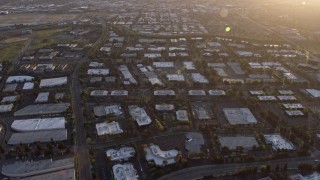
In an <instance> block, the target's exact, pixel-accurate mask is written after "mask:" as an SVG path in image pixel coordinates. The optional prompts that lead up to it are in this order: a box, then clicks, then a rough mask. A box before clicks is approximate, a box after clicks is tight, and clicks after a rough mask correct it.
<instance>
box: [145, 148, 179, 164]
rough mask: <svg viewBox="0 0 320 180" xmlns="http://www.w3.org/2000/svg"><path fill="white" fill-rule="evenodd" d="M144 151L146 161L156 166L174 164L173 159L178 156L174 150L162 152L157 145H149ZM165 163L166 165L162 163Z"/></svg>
mask: <svg viewBox="0 0 320 180" xmlns="http://www.w3.org/2000/svg"><path fill="white" fill-rule="evenodd" d="M144 150H145V151H146V160H147V161H154V162H155V164H156V165H158V166H166V165H170V164H174V163H175V157H176V156H177V155H178V151H177V150H175V149H172V150H168V151H163V150H161V149H160V147H159V146H158V145H153V144H152V145H150V146H148V147H146V148H144ZM164 161H166V164H165V163H164Z"/></svg>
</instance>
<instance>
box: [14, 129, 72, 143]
mask: <svg viewBox="0 0 320 180" xmlns="http://www.w3.org/2000/svg"><path fill="white" fill-rule="evenodd" d="M65 140H67V130H66V129H58V130H50V131H35V132H21V133H13V134H12V135H11V137H10V138H9V140H8V144H9V145H16V144H20V143H21V144H31V143H34V142H51V141H65Z"/></svg>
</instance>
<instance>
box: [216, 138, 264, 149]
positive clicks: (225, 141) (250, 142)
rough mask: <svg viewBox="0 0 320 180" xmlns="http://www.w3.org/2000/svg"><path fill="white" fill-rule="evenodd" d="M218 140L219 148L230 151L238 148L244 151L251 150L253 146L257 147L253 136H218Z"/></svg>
mask: <svg viewBox="0 0 320 180" xmlns="http://www.w3.org/2000/svg"><path fill="white" fill-rule="evenodd" d="M218 139H219V142H220V143H221V147H224V146H225V147H228V148H229V149H231V150H235V149H237V147H239V146H241V147H243V148H244V149H251V148H252V147H253V146H256V147H258V146H259V144H258V142H257V140H256V138H255V137H253V136H220V137H219V138H218Z"/></svg>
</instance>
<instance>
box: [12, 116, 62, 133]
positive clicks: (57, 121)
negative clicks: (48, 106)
mask: <svg viewBox="0 0 320 180" xmlns="http://www.w3.org/2000/svg"><path fill="white" fill-rule="evenodd" d="M65 123H66V120H65V118H64V117H55V118H43V119H21V120H14V121H13V123H12V124H11V128H12V129H13V130H15V131H19V132H33V131H45V130H57V129H65Z"/></svg>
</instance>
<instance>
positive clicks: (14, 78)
mask: <svg viewBox="0 0 320 180" xmlns="http://www.w3.org/2000/svg"><path fill="white" fill-rule="evenodd" d="M33 79H34V77H32V76H9V77H8V79H7V81H6V83H14V82H26V81H32V80H33Z"/></svg>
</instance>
